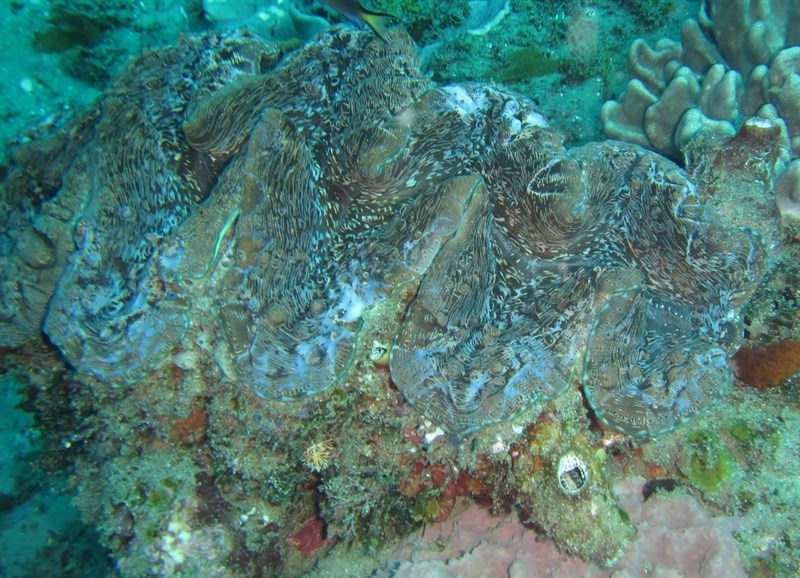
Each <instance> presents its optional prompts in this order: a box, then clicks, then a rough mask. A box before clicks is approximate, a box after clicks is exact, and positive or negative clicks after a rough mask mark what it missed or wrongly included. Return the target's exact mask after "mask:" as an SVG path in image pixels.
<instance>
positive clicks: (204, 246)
mask: <svg viewBox="0 0 800 578" xmlns="http://www.w3.org/2000/svg"><path fill="white" fill-rule="evenodd" d="M388 40H389V42H388V43H386V42H383V41H381V40H377V39H375V38H374V36H371V35H370V34H364V33H359V32H355V31H352V30H339V31H334V32H331V33H329V34H325V35H322V36H321V37H320V38H319V39H318V40H316V41H315V42H313V43H311V44H309V45H308V46H306V47H305V48H303V49H302V50H299V51H298V52H296V53H294V54H292V55H290V56H289V57H287V58H286V59H285V60H284V61H283V62H282V63H280V64H279V65H277V66H274V68H272V67H273V64H274V63H273V60H272V59H273V58H274V55H275V51H274V48H273V47H271V46H269V45H267V44H266V43H259V41H257V40H255V39H253V38H248V37H240V36H236V35H232V36H228V37H215V36H204V37H199V38H194V39H187V40H185V41H184V42H183V44H182V45H181V46H180V47H178V48H173V49H166V50H164V51H159V52H154V53H151V54H149V55H148V56H146V57H143V58H142V59H141V60H140V61H138V62H137V63H136V64H134V65H133V66H132V67H131V68H130V69H129V70H128V72H127V73H126V75H124V76H123V77H122V78H120V79H119V80H118V81H117V82H116V83H115V84H114V87H113V88H112V89H111V90H110V92H109V93H108V94H107V95H106V96H105V97H104V98H103V99H102V100H101V103H100V106H99V108H98V109H96V110H95V111H94V114H95V116H94V117H93V118H90V119H88V120H86V121H85V124H86V125H87V126H89V127H90V128H91V130H84V132H81V133H79V134H81V135H84V136H83V137H82V138H80V139H78V138H75V139H73V140H72V141H71V142H72V144H71V145H70V147H68V148H67V149H65V150H66V151H67V152H65V153H64V154H67V155H71V158H74V162H73V163H72V164H68V163H65V169H64V174H61V175H56V176H55V178H54V176H53V175H47V182H48V183H51V182H55V183H56V184H53V185H51V186H52V187H54V192H53V195H54V198H55V199H62V200H65V202H66V200H70V199H72V200H71V201H70V202H69V203H66V204H67V205H69V206H70V207H71V209H70V210H71V211H72V212H71V213H70V212H69V211H67V216H66V217H65V218H64V219H62V222H63V223H64V224H63V226H62V229H64V228H66V229H68V230H69V231H70V234H71V236H72V238H73V239H74V245H73V246H72V247H71V248H70V250H71V254H70V255H69V258H68V259H67V258H66V257H62V258H61V260H60V261H59V258H58V257H57V256H54V255H52V254H51V253H52V252H53V250H54V249H53V246H52V243H48V242H47V236H46V235H44V236H37V235H32V234H31V232H30V231H28V232H25V233H22V232H20V233H18V237H19V238H23V237H25V238H30V239H32V242H31V243H30V247H31V249H30V254H29V255H26V256H25V258H24V259H23V258H20V259H17V260H15V261H14V263H13V264H14V267H16V268H17V269H19V268H22V273H19V274H21V275H22V274H24V273H25V271H29V270H35V269H36V268H39V269H41V268H49V269H48V270H56V271H58V272H59V273H60V276H59V277H58V283H57V286H56V287H55V290H54V291H53V295H52V298H51V300H50V304H49V307H48V310H47V312H46V315H45V313H44V312H41V313H40V314H41V315H43V316H44V330H45V332H46V333H47V335H48V336H49V337H50V339H51V340H52V342H53V343H54V344H55V345H56V346H58V347H59V348H60V349H61V350H62V351H63V353H64V355H65V356H66V358H67V359H68V360H69V361H70V363H72V364H73V365H74V366H75V367H77V368H78V369H79V370H81V371H85V372H89V373H92V374H94V375H96V376H98V377H100V378H102V379H105V380H108V381H110V382H119V383H129V382H131V381H135V380H136V379H138V378H139V377H141V376H142V375H143V374H144V373H146V372H147V371H149V370H151V369H152V368H153V367H154V366H155V365H157V364H158V362H159V361H160V360H161V359H162V358H164V357H165V356H166V355H168V354H169V352H170V351H171V350H172V349H173V348H174V347H175V346H176V345H177V344H178V343H180V341H181V340H182V339H183V337H184V335H185V333H186V328H187V326H188V324H189V323H190V321H191V319H192V318H193V316H196V315H197V314H198V311H197V309H196V308H197V307H199V305H197V303H198V302H199V301H200V299H198V298H197V296H198V295H200V294H203V295H212V296H213V297H212V299H213V302H214V311H213V315H214V316H215V317H216V319H217V321H218V326H219V332H220V334H221V335H222V337H223V338H224V341H225V343H226V346H227V350H226V351H225V352H221V353H220V354H219V355H221V356H222V357H225V358H226V363H225V367H226V368H227V369H228V370H229V371H230V372H231V377H232V379H234V380H236V381H237V382H239V383H241V384H242V385H244V386H246V387H248V388H250V389H252V390H253V391H254V392H256V393H257V394H259V395H261V396H264V397H267V398H273V399H282V400H293V399H298V398H302V397H304V396H307V395H310V394H314V393H316V392H320V391H322V390H325V389H326V388H328V387H330V386H331V385H332V384H334V383H336V382H337V381H339V380H342V379H343V378H344V377H346V376H347V375H348V374H349V372H350V371H351V367H352V362H353V360H354V358H355V356H356V355H357V353H358V351H359V348H361V347H363V348H366V350H367V351H366V353H365V354H364V355H365V356H366V355H369V351H368V350H369V348H370V344H369V343H365V344H361V343H359V335H360V332H361V325H362V317H363V314H364V312H365V311H367V310H369V309H370V308H373V307H374V306H375V305H376V304H378V303H380V302H382V301H384V300H386V299H391V298H393V296H394V295H395V294H396V293H397V289H398V288H399V287H401V286H402V285H405V284H408V283H411V282H414V281H419V283H418V288H417V289H416V293H415V295H414V296H413V300H412V301H411V302H410V304H408V306H407V309H406V310H405V314H404V318H403V319H402V321H401V323H400V324H399V326H398V327H397V332H396V336H395V338H394V341H393V343H392V344H391V346H390V351H389V370H390V373H391V377H392V380H393V382H394V383H395V384H396V385H397V387H398V388H399V390H400V391H401V393H402V395H403V396H404V397H405V398H406V399H407V400H408V402H409V403H410V404H411V405H412V406H413V407H415V408H416V409H417V410H418V411H419V412H421V413H422V414H423V415H425V416H426V417H427V418H428V419H430V420H431V421H433V422H435V423H437V424H438V425H440V426H441V427H442V428H444V429H446V430H447V431H449V432H451V433H453V434H465V433H467V432H471V431H475V430H478V429H480V428H482V427H484V426H486V425H487V424H490V423H495V422H498V421H502V420H505V419H508V418H509V417H511V416H513V415H515V414H517V413H519V412H520V411H522V410H524V409H525V408H526V407H528V406H529V405H530V404H532V403H534V402H536V401H541V400H546V399H549V398H552V397H554V396H557V395H559V394H560V393H562V392H563V391H564V390H565V389H566V388H567V387H569V385H570V384H571V383H572V382H573V380H578V381H580V382H581V383H582V385H583V390H584V393H585V395H586V397H587V399H588V402H589V404H590V405H591V407H592V408H593V410H594V411H595V413H596V414H597V416H598V417H599V419H600V420H602V421H603V422H604V423H605V424H606V425H608V426H609V427H612V428H615V429H618V430H620V431H623V432H627V433H630V434H633V435H654V434H657V433H659V432H663V431H666V430H669V429H672V428H673V427H676V426H677V425H680V424H681V423H683V422H684V421H685V420H687V419H689V418H690V417H691V416H693V415H695V414H696V413H698V412H699V411H701V410H703V409H705V408H706V407H708V406H709V405H710V404H712V403H713V402H714V401H715V400H716V399H718V398H719V396H720V395H721V394H722V392H723V391H724V390H725V387H726V386H727V385H728V384H729V383H730V381H731V372H730V369H729V368H728V365H727V363H726V359H727V355H728V354H729V353H730V352H731V350H732V349H734V348H735V347H736V345H737V344H738V342H739V341H740V340H741V331H740V329H739V327H738V324H737V323H738V322H737V310H738V307H740V306H741V303H742V302H743V300H744V298H745V297H746V296H747V295H748V294H749V292H750V291H751V290H752V288H753V286H754V284H755V282H756V280H757V278H758V275H759V273H760V270H761V267H760V263H761V260H762V257H763V250H762V249H761V246H760V243H759V240H758V238H757V236H756V235H755V234H754V233H752V232H748V231H735V230H730V231H728V230H723V229H722V228H721V227H720V225H719V224H718V221H717V219H716V217H715V216H714V214H713V211H711V210H710V209H708V208H706V207H704V206H703V205H702V203H701V200H700V198H699V195H698V193H697V191H696V190H695V187H694V185H693V183H692V182H691V181H690V179H689V178H688V177H687V175H686V174H685V173H683V172H682V171H681V170H680V169H679V168H678V167H676V166H675V165H674V164H673V163H671V162H670V161H668V160H666V159H664V158H661V157H659V156H657V155H655V154H653V153H650V152H647V151H646V150H644V149H642V148H639V147H637V146H633V145H628V144H622V143H618V142H606V143H602V144H590V145H586V146H583V147H580V148H577V149H572V150H568V149H566V148H564V146H563V145H562V139H561V136H560V135H559V133H558V132H557V131H555V130H553V129H551V128H550V127H548V125H547V123H546V122H545V121H544V119H543V118H542V117H541V115H539V114H538V113H537V112H536V110H535V108H534V106H533V104H532V103H531V102H529V101H527V100H526V99H525V98H523V97H520V96H518V95H515V94H511V93H508V92H504V91H502V90H499V89H497V88H494V87H490V86H487V85H481V84H463V85H461V84H456V85H450V86H437V85H435V84H434V83H433V82H432V81H430V80H429V79H427V78H426V77H424V76H423V75H422V74H421V73H420V71H419V61H418V58H417V55H416V53H415V50H414V47H413V44H412V43H411V41H410V39H409V38H408V36H407V35H405V34H404V33H402V32H400V31H396V30H395V31H391V32H390V34H389V38H388ZM231 54H234V55H238V56H235V57H232V56H231ZM41 179H42V181H44V179H45V177H44V176H43V177H41ZM19 228H20V230H23V229H25V226H20V227H19ZM59 247H61V246H59ZM223 253H224V254H225V255H226V257H225V259H222V258H221V257H220V256H221V255H222V254H223ZM59 263H60V265H59ZM17 269H9V270H13V271H16V270H17ZM15 274H16V273H15ZM13 290H14V288H13V287H12V288H10V289H9V288H5V289H4V295H6V294H9V291H10V292H11V294H10V297H7V302H8V303H10V304H11V305H7V308H9V307H10V308H12V309H13V307H14V306H15V305H14V304H18V303H21V302H22V300H20V299H17V300H14V299H15V298H14V295H15V294H14V293H13ZM16 306H21V305H16ZM35 314H36V312H34V313H33V315H35ZM4 319H5V318H4ZM0 321H3V320H2V319H0ZM387 345H388V344H387Z"/></svg>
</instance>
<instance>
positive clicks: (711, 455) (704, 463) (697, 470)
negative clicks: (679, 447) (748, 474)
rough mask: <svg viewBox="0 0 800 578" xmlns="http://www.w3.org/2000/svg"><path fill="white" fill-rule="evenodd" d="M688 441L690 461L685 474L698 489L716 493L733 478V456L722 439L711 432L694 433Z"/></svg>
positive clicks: (699, 431) (700, 431)
mask: <svg viewBox="0 0 800 578" xmlns="http://www.w3.org/2000/svg"><path fill="white" fill-rule="evenodd" d="M687 441H688V442H689V444H688V450H689V460H688V467H687V468H686V471H685V472H684V474H685V475H686V477H687V478H689V481H691V482H692V484H693V485H694V486H695V487H696V488H698V489H700V490H702V491H704V492H709V493H710V492H714V491H716V490H717V489H718V488H719V487H720V485H722V484H723V483H724V482H725V481H726V480H728V478H730V477H731V473H732V471H733V455H732V454H731V452H730V450H729V449H728V447H727V446H726V445H725V443H724V442H723V441H722V440H721V439H720V437H719V436H718V435H717V434H716V433H714V432H711V431H707V430H698V431H694V432H692V433H691V434H689V437H688V438H687Z"/></svg>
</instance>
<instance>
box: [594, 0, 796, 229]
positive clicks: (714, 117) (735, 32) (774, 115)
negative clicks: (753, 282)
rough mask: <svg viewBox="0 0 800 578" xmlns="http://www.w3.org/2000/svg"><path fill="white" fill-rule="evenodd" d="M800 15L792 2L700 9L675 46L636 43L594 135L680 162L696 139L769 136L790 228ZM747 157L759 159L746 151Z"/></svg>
mask: <svg viewBox="0 0 800 578" xmlns="http://www.w3.org/2000/svg"><path fill="white" fill-rule="evenodd" d="M798 30H800V10H798V8H797V5H796V4H795V3H786V2H777V1H772V0H753V1H750V0H736V1H727V2H720V1H715V0H710V1H708V2H704V3H703V8H702V9H701V11H700V13H699V15H698V17H697V19H690V20H687V21H686V22H685V23H684V25H683V29H682V31H681V41H680V42H673V41H670V40H667V39H662V40H660V41H659V42H658V43H656V45H655V46H653V47H651V46H649V45H648V44H647V43H646V42H645V41H644V40H641V39H639V40H636V41H635V42H634V43H633V44H632V45H631V47H630V50H629V52H628V68H629V70H630V73H631V76H632V79H631V80H630V82H629V83H628V86H627V89H626V91H625V94H624V95H623V96H622V98H621V99H620V100H619V101H609V102H607V103H606V104H605V105H604V106H603V110H602V122H603V128H604V129H605V132H606V134H607V135H609V136H610V137H611V138H619V139H622V140H626V141H628V142H633V143H637V144H640V145H643V146H647V147H649V148H652V149H654V150H656V151H658V152H660V153H662V154H667V155H671V156H673V157H679V156H680V155H681V153H685V152H686V151H685V149H686V147H687V145H688V144H689V143H690V142H692V141H693V140H695V139H697V138H698V137H704V138H709V137H710V138H712V139H729V138H731V137H733V136H734V135H735V134H736V133H737V131H739V129H740V128H741V127H742V126H743V124H745V122H746V121H747V120H748V119H753V120H756V122H758V123H760V124H763V125H764V126H770V127H776V128H777V129H778V130H777V131H776V132H777V133H778V136H776V137H774V139H775V141H776V142H779V143H780V148H781V151H780V155H779V156H778V157H777V159H776V160H777V163H776V167H775V174H776V176H777V179H776V183H775V189H774V190H775V193H776V198H777V201H778V210H779V212H780V213H781V216H782V217H783V218H784V220H785V219H786V218H787V217H791V218H794V219H796V218H797V215H798V209H797V207H798V202H799V201H800V181H799V180H798V174H799V173H800V160H798V157H800V104H799V103H800V46H798V44H800V34H799V33H798ZM750 154H751V155H753V156H757V155H758V150H757V149H755V148H754V149H753V150H752V151H750Z"/></svg>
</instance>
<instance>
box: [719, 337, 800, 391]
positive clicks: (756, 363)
mask: <svg viewBox="0 0 800 578" xmlns="http://www.w3.org/2000/svg"><path fill="white" fill-rule="evenodd" d="M733 363H734V371H735V373H736V377H738V378H739V379H740V380H741V381H743V382H744V383H746V384H747V385H752V386H753V387H755V388H758V389H759V390H761V391H763V390H765V389H767V388H768V387H772V386H774V385H778V384H780V383H782V382H784V381H786V380H787V379H789V378H790V377H792V376H793V375H795V374H796V373H798V372H800V341H798V340H794V339H790V340H787V341H780V342H778V343H772V344H770V345H765V346H764V347H756V348H753V349H750V348H747V347H742V348H741V349H740V350H739V351H737V352H736V354H735V355H734V356H733Z"/></svg>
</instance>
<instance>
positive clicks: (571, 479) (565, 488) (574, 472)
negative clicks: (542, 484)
mask: <svg viewBox="0 0 800 578" xmlns="http://www.w3.org/2000/svg"><path fill="white" fill-rule="evenodd" d="M556 479H557V480H558V487H559V488H561V491H562V492H564V493H565V494H567V495H568V496H576V495H578V494H580V493H581V492H582V491H583V490H584V488H585V487H586V485H587V484H588V483H589V467H588V466H587V465H586V463H585V462H584V461H583V460H582V459H581V457H580V456H578V454H576V453H575V452H567V453H565V454H564V455H563V456H561V458H560V459H559V460H558V469H557V471H556Z"/></svg>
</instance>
